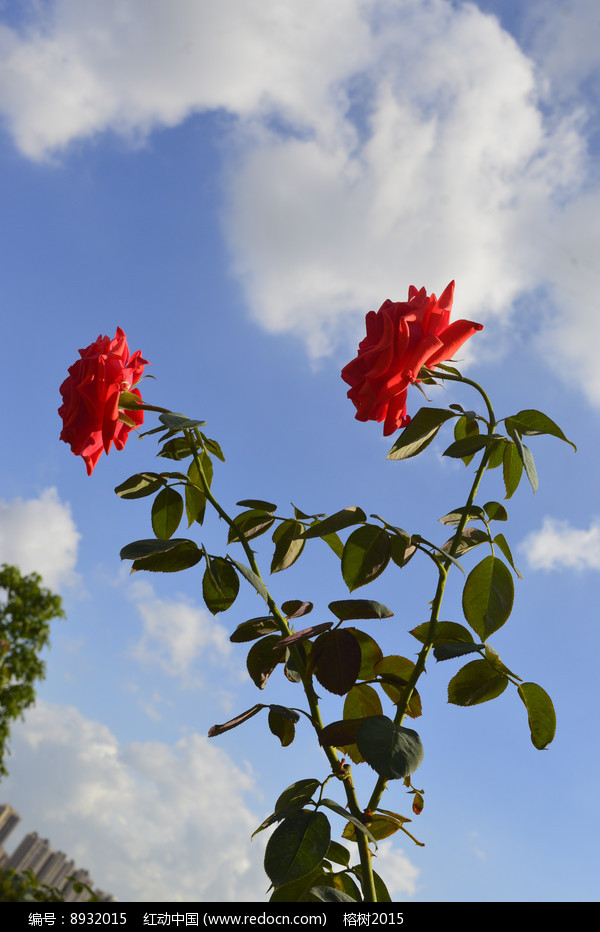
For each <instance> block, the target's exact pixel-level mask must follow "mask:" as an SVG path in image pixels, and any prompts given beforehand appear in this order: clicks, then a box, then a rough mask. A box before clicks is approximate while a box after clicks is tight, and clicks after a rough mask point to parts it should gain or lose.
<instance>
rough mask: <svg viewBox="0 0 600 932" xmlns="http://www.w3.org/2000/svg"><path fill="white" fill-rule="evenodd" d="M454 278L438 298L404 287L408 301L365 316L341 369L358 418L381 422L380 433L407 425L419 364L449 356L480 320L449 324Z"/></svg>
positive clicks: (479, 327) (389, 303)
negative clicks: (354, 350)
mask: <svg viewBox="0 0 600 932" xmlns="http://www.w3.org/2000/svg"><path fill="white" fill-rule="evenodd" d="M453 296H454V282H450V284H449V285H448V287H447V288H446V290H445V291H444V293H443V294H442V295H441V297H440V299H439V300H438V299H437V298H436V296H435V295H434V294H432V295H430V296H429V297H428V296H427V292H426V290H425V288H421V290H420V291H417V289H416V288H415V286H414V285H411V286H410V288H409V289H408V301H400V302H396V303H394V302H392V301H390V300H389V299H388V300H387V301H384V303H383V304H382V305H381V307H380V308H379V310H378V311H377V313H375V311H369V313H368V314H367V317H366V324H367V335H366V337H365V338H364V340H361V342H360V343H359V346H358V355H357V356H356V358H355V359H353V360H352V362H349V363H348V365H347V366H344V368H343V369H342V378H343V380H344V381H345V382H347V383H348V385H350V386H351V388H350V391H349V392H348V398H350V400H351V401H352V402H353V403H354V405H355V407H356V419H357V420H358V421H384V425H383V433H384V436H387V435H388V434H391V433H393V432H394V431H395V430H397V429H398V428H399V427H406V425H407V424H409V423H410V417H409V416H408V415H407V413H406V394H407V389H408V386H409V385H410V384H411V383H412V382H416V381H417V380H418V376H419V371H420V369H421V367H422V366H428V367H429V368H431V367H432V366H435V365H436V364H437V363H439V362H445V361H446V360H448V359H451V358H452V357H453V355H454V353H455V352H456V351H457V350H458V349H459V347H461V346H462V344H463V343H464V342H465V341H466V340H468V339H469V337H470V336H472V335H473V334H474V333H475V331H476V330H482V329H483V325H482V324H475V323H473V322H472V321H470V320H455V321H454V323H452V324H451V323H450V310H451V308H452V298H453Z"/></svg>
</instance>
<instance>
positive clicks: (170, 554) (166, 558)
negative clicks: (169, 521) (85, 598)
mask: <svg viewBox="0 0 600 932" xmlns="http://www.w3.org/2000/svg"><path fill="white" fill-rule="evenodd" d="M120 557H121V559H122V560H133V561H134V563H133V566H132V572H135V571H136V570H149V571H151V572H161V573H171V572H176V571H177V570H180V569H187V568H189V567H191V566H195V564H196V563H199V562H200V560H201V559H202V557H203V553H202V551H201V550H200V549H199V548H198V547H197V545H196V544H195V543H194V541H193V540H186V539H185V538H171V540H155V539H154V538H149V539H147V540H136V541H134V542H133V543H131V544H127V545H126V546H125V547H123V549H122V550H121V553H120Z"/></svg>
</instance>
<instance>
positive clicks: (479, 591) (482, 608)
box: [462, 556, 515, 641]
mask: <svg viewBox="0 0 600 932" xmlns="http://www.w3.org/2000/svg"><path fill="white" fill-rule="evenodd" d="M514 592H515V590H514V584H513V579H512V576H511V573H510V570H509V569H508V567H507V566H506V564H505V563H503V562H502V560H500V559H499V558H498V557H495V556H489V557H485V559H483V560H482V561H481V563H478V564H477V566H476V567H474V569H472V570H471V572H470V573H469V575H468V577H467V581H466V583H465V587H464V589H463V596H462V606H463V611H464V614H465V618H466V619H467V621H468V623H469V624H470V626H471V627H472V629H473V631H475V632H476V634H478V635H479V637H480V638H481V640H482V641H485V640H486V639H487V638H488V637H489V636H490V635H491V634H493V633H494V631H498V629H499V628H501V627H502V625H504V624H505V622H506V621H507V620H508V617H509V615H510V613H511V611H512V606H513V601H514Z"/></svg>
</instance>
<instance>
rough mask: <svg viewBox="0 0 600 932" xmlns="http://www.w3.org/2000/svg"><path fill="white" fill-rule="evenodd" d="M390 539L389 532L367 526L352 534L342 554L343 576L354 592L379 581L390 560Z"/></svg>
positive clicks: (370, 525) (374, 526)
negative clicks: (375, 580)
mask: <svg viewBox="0 0 600 932" xmlns="http://www.w3.org/2000/svg"><path fill="white" fill-rule="evenodd" d="M390 553H391V547H390V538H389V536H388V534H387V531H384V530H383V529H382V528H379V527H377V526H376V525H374V524H366V525H364V527H360V528H357V529H356V530H355V531H353V532H352V534H350V536H349V537H348V539H347V541H346V543H345V544H344V552H343V554H342V576H343V577H344V582H345V583H346V585H347V586H348V589H349V590H350V591H351V592H352V591H353V590H354V589H358V588H359V587H360V586H365V585H366V584H367V583H370V582H372V581H373V580H374V579H377V577H378V576H380V575H381V573H383V571H384V570H385V568H386V566H387V565H388V563H389V560H390Z"/></svg>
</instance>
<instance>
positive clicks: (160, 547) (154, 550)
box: [119, 537, 201, 560]
mask: <svg viewBox="0 0 600 932" xmlns="http://www.w3.org/2000/svg"><path fill="white" fill-rule="evenodd" d="M182 544H188V545H189V546H191V547H195V548H196V550H198V547H197V546H196V544H195V543H194V541H193V540H187V539H186V538H171V540H157V539H155V538H153V537H150V538H147V539H144V540H136V541H133V543H131V544H127V545H126V546H125V547H123V548H122V549H121V552H120V554H119V556H120V557H121V560H138V559H143V558H145V557H149V556H154V555H155V554H162V553H165V552H167V551H169V550H174V549H175V548H177V547H179V546H180V545H182ZM199 553H200V554H201V551H199Z"/></svg>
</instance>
